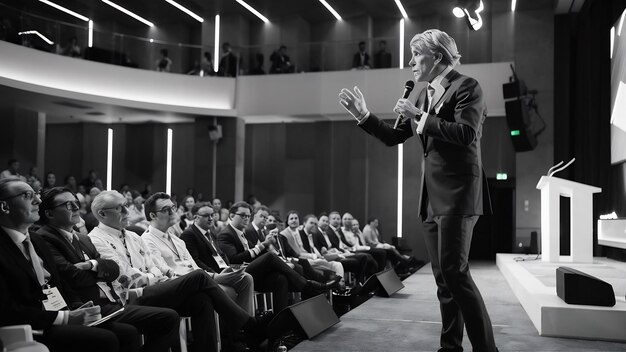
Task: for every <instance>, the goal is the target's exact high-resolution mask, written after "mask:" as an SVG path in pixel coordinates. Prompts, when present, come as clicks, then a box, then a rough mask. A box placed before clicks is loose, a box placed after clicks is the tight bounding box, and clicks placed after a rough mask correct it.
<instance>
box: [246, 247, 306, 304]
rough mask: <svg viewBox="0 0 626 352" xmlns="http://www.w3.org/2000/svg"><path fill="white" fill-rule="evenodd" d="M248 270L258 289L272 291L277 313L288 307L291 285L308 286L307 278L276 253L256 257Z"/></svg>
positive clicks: (294, 286) (295, 287)
mask: <svg viewBox="0 0 626 352" xmlns="http://www.w3.org/2000/svg"><path fill="white" fill-rule="evenodd" d="M246 272H247V273H249V274H250V275H252V277H253V278H254V287H255V288H256V290H257V291H261V292H272V294H273V295H274V301H273V303H274V310H275V312H276V313H278V312H280V311H281V310H282V309H283V308H285V307H287V302H288V300H289V287H292V288H294V289H295V290H296V291H301V290H302V289H303V288H304V286H306V284H307V281H306V279H305V278H304V277H303V276H301V275H300V274H298V273H297V272H296V271H295V270H293V269H291V268H290V267H289V266H288V265H287V264H285V262H283V261H282V260H281V259H280V258H278V256H276V254H274V253H265V254H263V255H261V256H259V257H257V258H255V259H254V260H253V261H252V263H250V264H249V265H248V266H247V267H246Z"/></svg>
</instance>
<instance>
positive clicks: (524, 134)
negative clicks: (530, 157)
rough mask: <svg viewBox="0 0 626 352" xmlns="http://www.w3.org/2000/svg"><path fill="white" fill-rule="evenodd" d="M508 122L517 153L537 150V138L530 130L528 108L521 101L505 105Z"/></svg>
mask: <svg viewBox="0 0 626 352" xmlns="http://www.w3.org/2000/svg"><path fill="white" fill-rule="evenodd" d="M504 109H505V111H506V122H507V124H508V126H509V133H510V135H511V140H512V141H513V148H515V151H516V152H525V151H529V150H533V149H535V147H536V146H537V137H535V134H534V133H533V132H532V131H531V129H530V120H529V118H528V107H527V106H526V104H524V103H523V102H522V101H521V100H511V101H507V102H505V103H504Z"/></svg>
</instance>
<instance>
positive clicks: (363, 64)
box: [352, 42, 370, 70]
mask: <svg viewBox="0 0 626 352" xmlns="http://www.w3.org/2000/svg"><path fill="white" fill-rule="evenodd" d="M352 69H353V70H369V69H370V54H368V53H367V52H366V51H365V42H359V51H357V52H356V53H355V54H354V57H353V58H352Z"/></svg>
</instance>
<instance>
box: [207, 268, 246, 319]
mask: <svg viewBox="0 0 626 352" xmlns="http://www.w3.org/2000/svg"><path fill="white" fill-rule="evenodd" d="M215 282H217V283H218V284H219V285H220V286H226V287H230V288H232V289H233V290H234V291H235V293H236V297H234V300H235V302H236V303H237V305H239V306H240V307H241V308H243V310H245V311H246V312H247V313H248V315H250V316H254V280H253V279H252V275H250V274H248V273H246V272H242V273H241V275H225V276H220V277H217V276H216V277H215Z"/></svg>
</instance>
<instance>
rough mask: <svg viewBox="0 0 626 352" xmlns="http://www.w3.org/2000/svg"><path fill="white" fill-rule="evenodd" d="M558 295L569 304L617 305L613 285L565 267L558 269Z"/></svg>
mask: <svg viewBox="0 0 626 352" xmlns="http://www.w3.org/2000/svg"><path fill="white" fill-rule="evenodd" d="M556 294H557V295H558V296H559V297H560V298H561V299H562V300H564V301H565V303H567V304H585V305H590V306H603V307H613V306H614V305H615V292H614V291H613V286H611V284H609V283H608V282H605V281H602V280H600V279H598V278H596V277H593V276H591V275H589V274H585V273H583V272H581V271H578V270H576V269H572V268H569V267H565V266H561V267H559V268H557V269H556Z"/></svg>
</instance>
